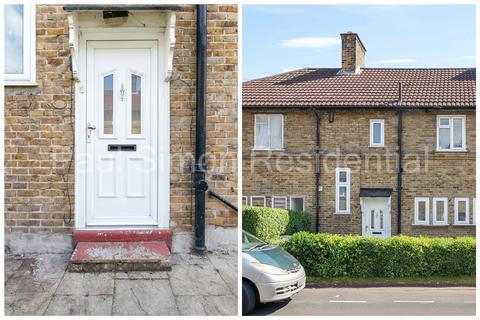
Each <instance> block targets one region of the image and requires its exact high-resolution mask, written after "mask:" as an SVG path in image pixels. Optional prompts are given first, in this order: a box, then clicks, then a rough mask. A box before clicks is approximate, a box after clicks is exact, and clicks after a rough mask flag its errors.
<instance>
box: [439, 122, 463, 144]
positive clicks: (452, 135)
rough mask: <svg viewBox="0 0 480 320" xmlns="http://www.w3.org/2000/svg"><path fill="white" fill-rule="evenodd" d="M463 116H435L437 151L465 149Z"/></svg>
mask: <svg viewBox="0 0 480 320" xmlns="http://www.w3.org/2000/svg"><path fill="white" fill-rule="evenodd" d="M465 127H466V125H465V116H437V151H465V150H466V148H467V143H466V128H465Z"/></svg>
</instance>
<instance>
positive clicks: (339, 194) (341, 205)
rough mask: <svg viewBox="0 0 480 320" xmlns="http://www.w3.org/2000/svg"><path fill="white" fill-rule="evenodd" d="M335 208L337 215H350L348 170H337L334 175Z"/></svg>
mask: <svg viewBox="0 0 480 320" xmlns="http://www.w3.org/2000/svg"><path fill="white" fill-rule="evenodd" d="M335 176H336V177H335V181H336V191H335V208H336V213H337V214H350V169H349V168H337V170H336V174H335Z"/></svg>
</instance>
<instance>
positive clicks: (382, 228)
mask: <svg viewBox="0 0 480 320" xmlns="http://www.w3.org/2000/svg"><path fill="white" fill-rule="evenodd" d="M362 200H363V204H362V221H363V223H362V224H363V226H362V235H366V236H376V237H379V238H386V237H390V236H391V231H390V225H391V215H390V205H389V198H363V199H362Z"/></svg>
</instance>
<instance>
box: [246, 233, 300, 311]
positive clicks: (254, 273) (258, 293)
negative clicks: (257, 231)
mask: <svg viewBox="0 0 480 320" xmlns="http://www.w3.org/2000/svg"><path fill="white" fill-rule="evenodd" d="M303 288H305V270H304V269H303V267H302V265H301V264H300V263H299V262H298V261H297V259H295V258H294V257H292V256H291V255H290V254H289V253H288V252H286V251H284V250H283V249H281V248H280V247H278V246H275V245H271V244H268V243H265V242H264V241H262V240H260V239H258V238H257V237H255V236H253V235H251V234H250V233H248V232H245V231H242V300H243V301H242V310H243V311H242V313H243V314H244V315H245V314H249V313H251V312H252V311H253V310H254V309H255V306H256V305H257V303H266V302H272V301H279V300H284V299H287V298H290V297H291V296H292V295H294V294H295V293H298V292H299V291H301V290H302V289H303Z"/></svg>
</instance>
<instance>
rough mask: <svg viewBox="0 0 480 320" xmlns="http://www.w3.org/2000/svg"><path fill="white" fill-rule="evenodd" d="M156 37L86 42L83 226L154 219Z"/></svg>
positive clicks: (151, 221) (149, 222) (131, 223)
mask: <svg viewBox="0 0 480 320" xmlns="http://www.w3.org/2000/svg"><path fill="white" fill-rule="evenodd" d="M157 59H158V58H157V42H156V41H89V42H87V92H86V93H87V110H86V114H87V117H86V118H87V123H86V124H85V125H86V130H87V141H86V145H87V148H86V149H87V155H86V161H87V176H86V182H87V183H86V195H87V196H86V202H87V203H86V204H87V206H86V211H87V212H86V224H87V226H138V225H156V224H157V222H158V216H157V183H158V181H157V138H158V137H157V130H158V128H157V119H158V117H157V109H158V105H157V71H156V70H157V69H158V68H157Z"/></svg>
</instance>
